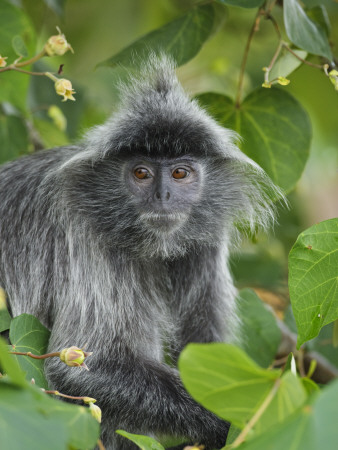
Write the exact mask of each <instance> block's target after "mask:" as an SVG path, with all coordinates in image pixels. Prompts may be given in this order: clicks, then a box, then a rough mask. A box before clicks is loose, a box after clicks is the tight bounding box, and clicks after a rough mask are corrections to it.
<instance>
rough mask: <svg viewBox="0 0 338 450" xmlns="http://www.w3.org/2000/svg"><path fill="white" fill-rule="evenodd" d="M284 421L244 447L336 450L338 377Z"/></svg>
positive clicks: (246, 449)
mask: <svg viewBox="0 0 338 450" xmlns="http://www.w3.org/2000/svg"><path fill="white" fill-rule="evenodd" d="M313 399H314V400H313V402H312V404H310V405H306V406H304V407H303V408H301V409H300V410H298V411H297V412H295V413H294V414H293V415H291V416H290V417H289V418H288V419H287V420H285V421H284V422H282V423H281V424H279V425H277V426H274V427H271V428H267V429H266V430H265V433H264V434H261V435H260V436H258V437H257V438H254V439H252V440H248V441H247V442H245V443H243V444H242V445H241V446H240V448H241V450H242V449H243V450H263V449H264V450H265V449H269V450H286V449H290V450H291V449H292V450H323V449H325V450H336V449H337V441H338V432H337V414H338V407H337V405H338V380H336V381H334V382H333V383H332V384H331V385H329V386H328V387H326V388H325V389H323V391H322V392H321V393H320V394H319V395H317V396H314V397H313Z"/></svg>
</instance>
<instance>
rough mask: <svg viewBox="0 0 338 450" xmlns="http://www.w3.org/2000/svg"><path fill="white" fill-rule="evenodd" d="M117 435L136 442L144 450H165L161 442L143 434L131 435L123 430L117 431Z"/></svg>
mask: <svg viewBox="0 0 338 450" xmlns="http://www.w3.org/2000/svg"><path fill="white" fill-rule="evenodd" d="M116 433H117V434H120V435H121V436H124V437H126V438H127V439H129V440H130V441H132V442H134V443H135V444H136V445H138V446H139V447H140V448H141V449H142V450H165V449H164V447H163V446H162V445H161V444H160V443H159V442H157V441H155V439H153V438H151V437H148V436H143V435H141V434H131V433H127V432H126V431H123V430H116Z"/></svg>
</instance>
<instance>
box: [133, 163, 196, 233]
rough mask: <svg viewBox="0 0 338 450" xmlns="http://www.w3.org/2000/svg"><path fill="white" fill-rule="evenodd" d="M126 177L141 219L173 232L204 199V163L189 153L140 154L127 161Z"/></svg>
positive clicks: (153, 227)
mask: <svg viewBox="0 0 338 450" xmlns="http://www.w3.org/2000/svg"><path fill="white" fill-rule="evenodd" d="M125 179H126V184H127V187H128V189H129V190H130V193H131V195H132V196H133V200H134V203H135V206H136V208H137V212H138V213H139V215H140V220H141V221H142V222H143V223H144V224H145V225H146V226H147V227H151V228H152V229H154V230H157V231H163V232H170V231H174V230H175V229H177V228H179V227H180V226H181V225H183V224H184V223H185V222H186V220H187V219H188V217H189V213H190V211H191V208H192V207H193V206H194V205H195V204H196V203H197V202H198V201H199V199H200V196H201V192H202V184H203V173H202V165H201V164H200V163H199V162H198V161H197V160H196V159H194V158H190V157H188V156H184V157H180V158H169V159H168V158H166V159H161V158H148V157H145V156H139V157H137V156H136V157H133V158H132V159H130V160H129V161H128V162H127V163H126V166H125Z"/></svg>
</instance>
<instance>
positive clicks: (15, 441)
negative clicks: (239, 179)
mask: <svg viewBox="0 0 338 450" xmlns="http://www.w3.org/2000/svg"><path fill="white" fill-rule="evenodd" d="M0 436H1V448H7V449H21V448H22V449H25V450H45V449H46V448H48V449H50V450H64V449H65V448H66V444H67V431H66V426H65V424H64V423H62V421H61V420H59V419H58V418H54V417H49V416H48V415H46V414H45V413H43V412H42V411H39V403H38V402H37V400H36V398H35V395H34V393H33V392H32V391H30V390H26V389H18V388H17V387H15V386H14V385H10V384H7V383H6V384H5V383H0Z"/></svg>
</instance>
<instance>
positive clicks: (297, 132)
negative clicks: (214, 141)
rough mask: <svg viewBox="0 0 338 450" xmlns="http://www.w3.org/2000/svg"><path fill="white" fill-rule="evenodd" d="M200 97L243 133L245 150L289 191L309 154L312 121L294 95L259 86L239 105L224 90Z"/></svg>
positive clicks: (231, 125)
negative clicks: (226, 95)
mask: <svg viewBox="0 0 338 450" xmlns="http://www.w3.org/2000/svg"><path fill="white" fill-rule="evenodd" d="M197 98H198V100H199V102H200V103H201V104H202V105H203V106H205V107H206V108H207V109H208V110H209V112H210V113H211V114H213V115H214V116H215V118H216V119H217V120H218V121H219V122H220V123H221V124H222V125H223V126H225V127H228V128H232V129H234V130H235V131H237V132H238V133H239V134H240V135H241V136H242V138H243V141H242V144H241V148H242V150H243V152H244V153H246V154H247V155H248V156H249V157H250V158H252V159H253V160H254V161H256V162H257V163H258V164H259V165H260V166H261V167H262V168H263V169H264V170H265V171H266V172H267V174H268V175H269V176H270V178H271V179H272V180H273V181H274V182H275V183H276V184H277V185H279V186H280V187H282V188H283V189H284V191H286V192H289V191H290V190H291V189H292V188H293V187H294V186H295V184H296V182H297V181H298V179H299V178H300V176H301V174H302V172H303V170H304V167H305V163H306V161H307V158H308V155H309V147H310V140H311V124H310V120H309V117H308V114H307V113H306V111H305V110H304V109H303V107H302V106H301V105H300V104H299V103H298V101H297V100H296V99H295V98H294V97H293V96H291V95H290V94H288V93H287V92H285V90H282V89H274V88H272V89H257V90H255V91H253V92H252V93H251V94H250V95H249V96H248V97H246V98H245V100H244V101H243V102H242V103H241V105H240V106H239V107H236V106H235V104H234V102H233V101H232V100H231V99H230V98H229V97H225V96H223V95H221V94H214V93H207V94H202V95H199V96H198V97H197Z"/></svg>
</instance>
